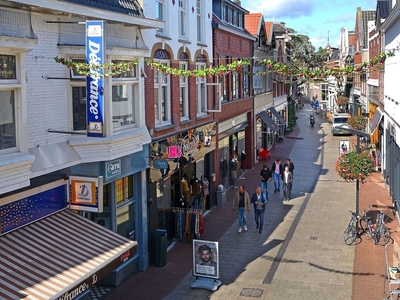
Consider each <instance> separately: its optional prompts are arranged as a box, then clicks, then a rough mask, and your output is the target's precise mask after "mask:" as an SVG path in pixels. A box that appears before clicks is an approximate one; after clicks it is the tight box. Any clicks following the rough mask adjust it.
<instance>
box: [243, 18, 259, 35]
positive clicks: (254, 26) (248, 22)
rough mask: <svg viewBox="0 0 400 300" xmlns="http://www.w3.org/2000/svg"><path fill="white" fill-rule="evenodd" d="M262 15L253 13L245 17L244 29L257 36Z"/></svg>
mask: <svg viewBox="0 0 400 300" xmlns="http://www.w3.org/2000/svg"><path fill="white" fill-rule="evenodd" d="M261 18H262V14H260V13H251V14H247V15H245V16H244V27H245V28H246V30H247V31H248V32H250V34H251V35H256V34H258V32H259V31H260V20H261Z"/></svg>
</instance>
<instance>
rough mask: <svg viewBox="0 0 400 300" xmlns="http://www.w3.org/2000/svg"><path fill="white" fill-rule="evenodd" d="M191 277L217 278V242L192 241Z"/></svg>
mask: <svg viewBox="0 0 400 300" xmlns="http://www.w3.org/2000/svg"><path fill="white" fill-rule="evenodd" d="M193 276H197V277H206V278H213V279H218V278H219V251H218V242H211V241H203V240H193Z"/></svg>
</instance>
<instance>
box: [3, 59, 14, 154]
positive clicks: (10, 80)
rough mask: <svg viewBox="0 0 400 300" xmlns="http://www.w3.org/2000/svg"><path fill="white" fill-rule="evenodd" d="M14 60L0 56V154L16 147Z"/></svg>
mask: <svg viewBox="0 0 400 300" xmlns="http://www.w3.org/2000/svg"><path fill="white" fill-rule="evenodd" d="M16 60H17V57H16V56H15V55H6V54H0V153H2V152H4V151H6V152H7V150H5V149H12V148H15V147H17V115H16V107H17V103H16V102H17V92H18V89H17V88H16V87H15V85H16V84H17V83H18V81H17V64H16ZM3 150H4V151H3ZM8 151H10V150H8Z"/></svg>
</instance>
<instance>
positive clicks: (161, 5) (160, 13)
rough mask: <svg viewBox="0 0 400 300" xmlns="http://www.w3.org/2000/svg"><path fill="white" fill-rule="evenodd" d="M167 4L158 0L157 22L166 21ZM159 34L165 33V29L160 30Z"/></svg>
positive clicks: (162, 0)
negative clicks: (165, 10)
mask: <svg viewBox="0 0 400 300" xmlns="http://www.w3.org/2000/svg"><path fill="white" fill-rule="evenodd" d="M164 9H165V3H164V0H156V20H159V21H165V13H164ZM158 31H159V32H164V28H159V29H158Z"/></svg>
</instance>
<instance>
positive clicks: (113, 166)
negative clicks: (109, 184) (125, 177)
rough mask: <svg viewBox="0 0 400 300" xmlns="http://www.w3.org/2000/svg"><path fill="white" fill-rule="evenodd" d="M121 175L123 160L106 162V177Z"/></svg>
mask: <svg viewBox="0 0 400 300" xmlns="http://www.w3.org/2000/svg"><path fill="white" fill-rule="evenodd" d="M118 175H121V160H120V159H116V160H113V161H110V162H106V179H108V178H111V177H114V176H118Z"/></svg>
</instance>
